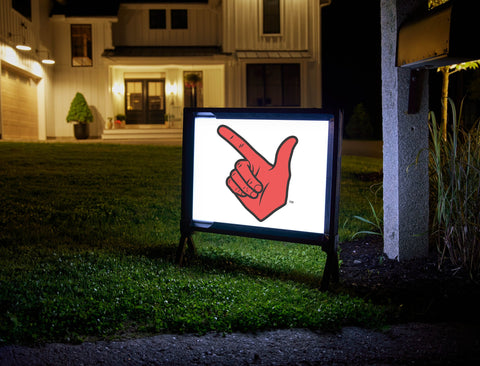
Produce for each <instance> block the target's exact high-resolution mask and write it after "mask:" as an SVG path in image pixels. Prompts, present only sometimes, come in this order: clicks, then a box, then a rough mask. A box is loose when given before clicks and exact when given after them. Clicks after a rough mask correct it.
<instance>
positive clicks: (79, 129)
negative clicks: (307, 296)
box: [73, 123, 89, 140]
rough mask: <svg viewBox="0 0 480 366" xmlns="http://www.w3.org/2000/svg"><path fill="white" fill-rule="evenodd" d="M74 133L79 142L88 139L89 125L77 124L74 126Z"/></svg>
mask: <svg viewBox="0 0 480 366" xmlns="http://www.w3.org/2000/svg"><path fill="white" fill-rule="evenodd" d="M73 132H74V134H75V138H76V139H77V140H85V139H88V135H89V129H88V123H76V124H74V125H73Z"/></svg>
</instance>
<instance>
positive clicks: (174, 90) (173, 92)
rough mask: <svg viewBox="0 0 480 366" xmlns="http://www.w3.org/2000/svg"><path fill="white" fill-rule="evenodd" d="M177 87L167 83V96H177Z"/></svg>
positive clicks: (175, 84)
mask: <svg viewBox="0 0 480 366" xmlns="http://www.w3.org/2000/svg"><path fill="white" fill-rule="evenodd" d="M177 91H178V87H177V83H169V84H167V94H169V95H172V96H174V95H177Z"/></svg>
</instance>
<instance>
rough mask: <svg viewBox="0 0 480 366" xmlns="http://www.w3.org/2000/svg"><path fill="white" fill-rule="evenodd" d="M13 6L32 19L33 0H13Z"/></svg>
mask: <svg viewBox="0 0 480 366" xmlns="http://www.w3.org/2000/svg"><path fill="white" fill-rule="evenodd" d="M12 8H14V9H15V10H16V11H18V12H19V13H20V14H22V15H23V16H24V17H25V18H27V19H29V20H32V2H31V0H12Z"/></svg>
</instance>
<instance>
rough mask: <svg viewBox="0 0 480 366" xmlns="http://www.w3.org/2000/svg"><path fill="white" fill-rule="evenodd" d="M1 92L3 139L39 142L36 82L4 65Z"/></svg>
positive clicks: (0, 85)
mask: <svg viewBox="0 0 480 366" xmlns="http://www.w3.org/2000/svg"><path fill="white" fill-rule="evenodd" d="M0 92H1V99H0V101H1V111H2V113H1V115H0V116H1V118H2V120H1V127H2V130H1V133H2V138H3V139H28V140H38V114H37V113H38V112H37V84H36V82H35V80H34V79H32V77H30V76H29V75H28V74H26V73H23V72H21V71H18V70H15V69H13V68H10V67H8V66H6V65H4V64H2V79H1V82H0Z"/></svg>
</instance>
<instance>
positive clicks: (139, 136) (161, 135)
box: [102, 127, 182, 144]
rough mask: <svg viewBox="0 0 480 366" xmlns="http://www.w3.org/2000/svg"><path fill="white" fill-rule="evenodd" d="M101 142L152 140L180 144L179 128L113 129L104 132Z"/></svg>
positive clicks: (180, 131)
mask: <svg viewBox="0 0 480 366" xmlns="http://www.w3.org/2000/svg"><path fill="white" fill-rule="evenodd" d="M102 139H103V140H152V141H169V142H178V143H179V144H181V143H182V129H181V128H153V127H148V128H114V129H110V130H104V131H103V134H102Z"/></svg>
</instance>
